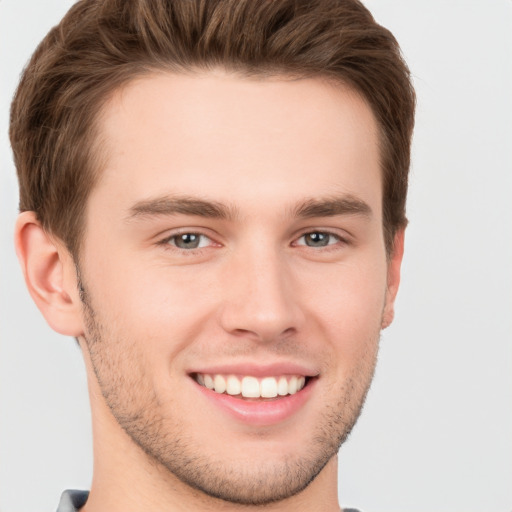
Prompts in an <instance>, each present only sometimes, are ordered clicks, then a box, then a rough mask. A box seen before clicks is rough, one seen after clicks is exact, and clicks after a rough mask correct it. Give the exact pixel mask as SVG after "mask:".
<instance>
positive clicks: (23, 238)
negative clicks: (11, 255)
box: [15, 212, 83, 337]
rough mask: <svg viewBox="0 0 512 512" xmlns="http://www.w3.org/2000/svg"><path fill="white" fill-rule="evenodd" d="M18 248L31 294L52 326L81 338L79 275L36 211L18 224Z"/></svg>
mask: <svg viewBox="0 0 512 512" xmlns="http://www.w3.org/2000/svg"><path fill="white" fill-rule="evenodd" d="M15 246H16V254H17V256H18V260H19V262H20V265H21V269H22V271H23V275H24V277H25V283H26V285H27V288H28V291H29V293H30V295H31V297H32V299H33V300H34V302H35V303H36V305H37V307H38V308H39V310H40V311H41V313H42V314H43V316H44V317H45V319H46V321H47V322H48V324H49V325H50V327H51V328H52V329H53V330H55V331H57V332H59V333H61V334H64V335H68V336H75V337H77V336H80V335H82V332H83V329H82V315H81V303H80V297H79V294H78V290H77V286H76V272H75V270H74V268H75V267H74V263H73V258H72V257H71V255H70V254H69V252H68V251H67V249H66V248H65V246H64V244H60V243H59V242H57V241H56V240H54V239H53V238H52V237H51V236H49V234H48V233H47V232H46V231H45V230H44V229H43V228H42V226H41V224H40V222H39V221H38V220H37V218H36V215H35V213H34V212H23V213H21V214H20V215H19V217H18V220H17V222H16V227H15Z"/></svg>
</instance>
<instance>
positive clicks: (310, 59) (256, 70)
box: [10, 0, 415, 257]
mask: <svg viewBox="0 0 512 512" xmlns="http://www.w3.org/2000/svg"><path fill="white" fill-rule="evenodd" d="M217 66H222V67H223V68H225V69H227V70H229V71H233V72H237V73H242V74H244V75H249V76H251V75H256V76H275V75H291V76H295V77H311V76H318V77H325V78H328V79H334V80H336V81H339V82H343V83H345V84H348V85H349V86H351V87H352V88H353V89H354V90H356V91H357V92H358V93H359V94H361V95H362V96H363V97H364V98H365V100H366V101H367V102H368V104H369V105H370V106H371V108H372V110H373V112H374V115H375V116H376V119H377V122H378V125H379V128H380V138H381V165H382V172H383V219H384V235H385V241H386V248H387V250H388V253H390V251H391V250H392V244H393V238H394V234H395V233H396V231H397V230H398V229H400V228H402V227H405V225H406V223H407V220H406V216H405V202H406V195H407V181H408V170H409V164H410V144H411V136H412V129H413V124H414V107H415V95H414V90H413V88H412V85H411V81H410V74H409V70H408V68H407V66H406V64H405V62H404V61H403V59H402V57H401V53H400V49H399V46H398V44H397V42H396V40H395V38H394V37H393V35H392V34H391V33H390V32H389V31H388V30H387V29H385V28H383V27H382V26H380V25H378V24H377V23H376V22H375V20H374V19H373V17H372V15H371V14H370V13H369V11H368V10H367V9H366V8H365V7H364V6H363V5H362V4H361V3H360V2H359V1H358V0H307V1H306V0H81V1H79V2H77V3H76V4H75V5H74V6H73V7H72V8H71V9H70V10H69V12H68V13H67V14H66V16H65V17H64V19H63V20H62V21H61V23H60V24H59V25H57V26H56V27H54V28H53V29H52V30H51V31H50V32H49V33H48V35H47V36H46V37H45V38H44V40H43V41H42V42H41V44H40V45H39V47H38V48H37V50H36V51H35V53H34V55H33V56H32V59H31V60H30V62H29V64H28V66H27V68H26V69H25V71H24V73H23V76H22V79H21V82H20V84H19V86H18V89H17V92H16V94H15V97H14V100H13V103H12V108H11V124H10V138H11V144H12V147H13V152H14V159H15V164H16V168H17V172H18V178H19V186H20V210H21V211H26V210H33V211H34V212H36V215H37V217H38V219H39V221H40V222H41V223H42V225H43V227H44V229H46V230H47V231H48V232H50V233H52V234H54V235H56V236H58V237H59V238H60V239H61V240H63V241H64V242H65V243H66V245H67V247H68V249H69V250H70V252H71V253H72V254H73V255H74V256H75V257H76V256H78V252H79V247H80V241H81V238H82V232H83V226H84V213H85V207H86V202H87V197H88V194H89V192H90V191H91V188H92V187H93V185H94V183H95V181H96V179H97V175H98V172H99V167H101V166H100V163H99V160H98V158H97V156H98V151H97V150H95V149H97V147H96V144H95V143H96V142H97V127H96V125H97V122H96V121H97V119H98V113H99V112H100V111H101V107H102V105H103V104H104V103H105V102H106V101H107V99H108V98H109V97H110V95H111V94H112V93H113V92H114V91H115V90H116V89H118V88H119V87H120V86H122V85H123V84H126V83H127V82H129V81H130V80H132V79H133V78H135V77H137V76H140V75H142V74H145V73H148V72H151V71H154V70H170V71H175V72H180V71H191V70H201V69H210V68H213V67H217Z"/></svg>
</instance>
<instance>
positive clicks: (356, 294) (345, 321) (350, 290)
mask: <svg viewBox="0 0 512 512" xmlns="http://www.w3.org/2000/svg"><path fill="white" fill-rule="evenodd" d="M385 291H386V265H385V262H383V263H382V262H375V263H372V264H368V263H366V262H364V261H363V260H360V261H358V262H352V263H346V264H344V263H340V264H338V265H336V266H331V267H330V268H325V269H323V270H320V271H319V270H318V269H317V270H316V272H315V273H314V275H311V276H309V279H306V280H304V282H303V290H302V292H301V293H300V295H302V296H304V297H307V310H308V312H309V313H308V316H309V317H310V319H312V320H313V321H315V324H316V325H317V327H318V329H320V330H322V331H323V332H324V334H325V338H326V339H328V340H330V342H331V343H332V344H333V348H334V349H335V350H336V351H342V352H343V355H344V357H347V358H350V357H351V356H353V357H358V355H360V354H361V353H362V352H363V351H365V350H368V348H369V347H368V345H367V343H373V344H375V343H374V341H373V340H375V339H376V338H378V333H379V331H380V325H381V320H382V312H383V308H384V303H385Z"/></svg>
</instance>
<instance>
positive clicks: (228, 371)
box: [187, 362, 319, 377]
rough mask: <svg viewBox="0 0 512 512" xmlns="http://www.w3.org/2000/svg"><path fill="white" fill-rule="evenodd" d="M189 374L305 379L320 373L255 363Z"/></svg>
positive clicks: (287, 365)
mask: <svg viewBox="0 0 512 512" xmlns="http://www.w3.org/2000/svg"><path fill="white" fill-rule="evenodd" d="M187 373H189V374H193V373H201V374H209V375H218V374H220V375H250V376H252V377H272V376H279V375H303V376H305V377H316V376H318V374H319V372H318V371H317V370H315V369H314V368H312V367H311V366H308V365H305V364H301V363H294V362H280V363H271V364H257V363H254V362H246V363H232V364H215V365H209V366H198V367H197V368H192V369H190V370H189V371H188V372H187Z"/></svg>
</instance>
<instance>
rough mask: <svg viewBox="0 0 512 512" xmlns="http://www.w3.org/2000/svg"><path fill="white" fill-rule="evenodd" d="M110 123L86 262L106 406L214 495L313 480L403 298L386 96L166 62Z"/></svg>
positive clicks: (116, 102) (180, 473) (96, 363)
mask: <svg viewBox="0 0 512 512" xmlns="http://www.w3.org/2000/svg"><path fill="white" fill-rule="evenodd" d="M101 123H102V124H101V137H102V140H103V146H104V149H105V155H106V166H105V168H104V169H103V170H102V175H101V179H100V181H99V183H98V184H97V186H96V187H95V188H94V190H93V191H92V193H91V196H90V198H89V202H88V210H87V217H86V219H87V220H86V234H85V239H84V245H83V251H82V254H81V263H80V275H81V284H82V287H83V302H84V338H83V339H84V341H85V342H84V347H86V350H87V351H88V353H89V359H90V363H91V368H92V371H91V376H90V377H91V378H93V379H96V381H97V385H98V386H99V389H100V390H101V394H102V396H103V399H104V401H105V403H106V404H107V406H108V407H107V408H106V410H107V411H108V414H109V415H111V419H112V421H115V422H117V423H118V424H119V425H120V426H121V427H122V428H123V429H124V430H125V431H126V433H127V434H128V435H129V437H130V439H131V440H132V441H133V443H134V445H137V446H138V447H139V448H141V449H142V452H143V453H144V454H145V455H144V457H147V458H149V459H151V460H152V461H153V462H156V464H157V465H159V466H160V467H161V468H164V471H165V472H166V473H167V474H168V475H169V478H176V477H177V478H178V479H179V480H181V481H182V482H185V483H186V484H188V485H189V486H191V487H193V488H195V489H199V490H200V491H203V492H204V493H206V494H208V495H210V496H216V497H219V498H221V499H224V500H228V501H231V502H237V503H245V504H250V503H253V504H257V503H266V502H271V501H276V500H279V499H283V498H286V497H288V496H291V495H293V494H295V493H297V492H299V491H300V490H302V489H304V488H305V487H306V486H307V485H308V484H309V483H310V482H311V481H312V479H313V478H314V477H315V476H316V475H317V474H318V473H319V472H320V471H321V470H322V468H323V467H324V466H325V465H326V463H327V462H328V461H329V460H330V459H331V458H332V457H333V456H334V455H335V454H336V452H337V450H338V448H339V445H340V444H341V442H342V441H343V440H344V438H345V437H346V435H347V434H348V432H349V431H350V429H351V428H352V426H353V424H354V422H355V421H356V419H357V417H358V415H359V412H360V408H361V406H362V403H363V401H364V397H365V394H366V392H367V389H368V387H369V384H370V381H371V378H372V374H373V370H374V365H375V361H376V354H377V347H378V338H379V332H380V329H381V324H382V319H383V315H386V314H388V313H389V310H390V309H391V308H392V299H393V296H392V295H393V294H391V293H390V292H389V288H388V286H387V284H388V276H389V265H388V262H387V260H386V254H385V248H384V239H383V229H382V215H381V210H382V197H381V196H382V188H381V178H380V176H381V173H380V168H379V153H378V142H377V140H378V136H377V127H376V123H375V120H374V118H373V115H372V113H371V111H370V109H369V108H368V106H367V105H366V104H365V102H364V101H363V100H361V99H360V98H359V97H358V96H357V95H356V94H354V93H353V92H351V91H350V90H348V89H344V88H341V87H339V86H337V87H334V86H332V85H328V84H326V83H323V82H322V81H320V80H313V79H311V80H310V79H308V80H306V79H304V80H296V81H291V80H286V79H272V80H270V79H269V80H249V79H244V78H239V77H235V76H232V75H227V74H223V73H221V72H216V73H209V74H202V75H195V76H184V75H171V74H160V75H154V76H151V77H145V78H143V79H140V80H137V81H134V82H132V83H131V84H129V85H128V86H127V87H126V88H125V89H123V90H122V91H120V92H118V93H117V95H116V96H115V97H114V98H113V99H112V100H111V101H110V102H109V103H108V104H107V106H106V107H105V110H104V112H103V116H102V120H101ZM142 452H141V453H142Z"/></svg>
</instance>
